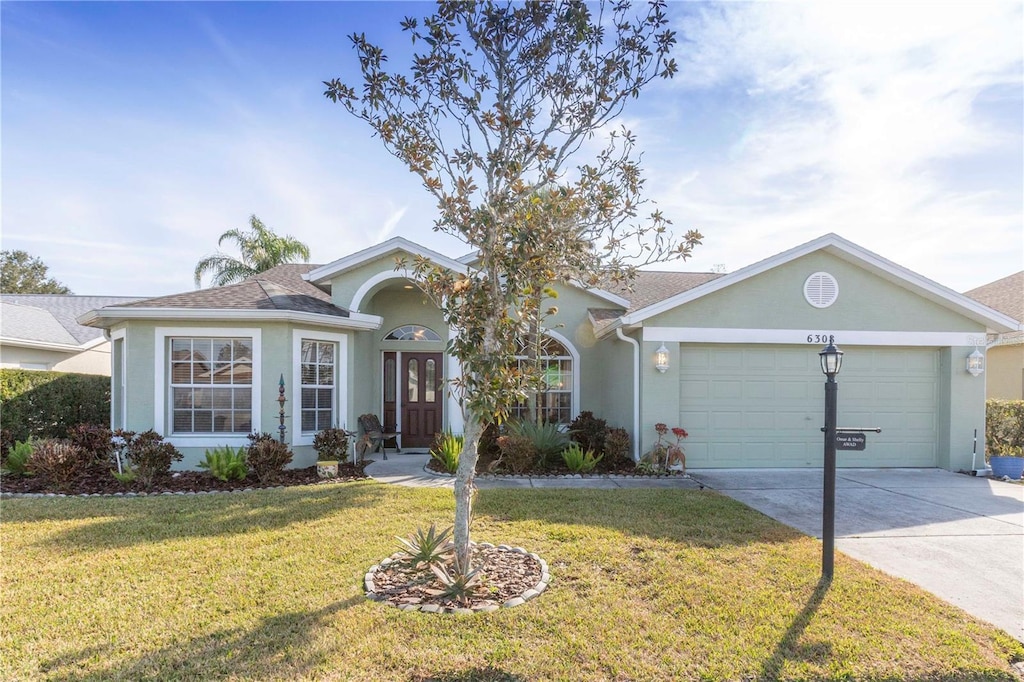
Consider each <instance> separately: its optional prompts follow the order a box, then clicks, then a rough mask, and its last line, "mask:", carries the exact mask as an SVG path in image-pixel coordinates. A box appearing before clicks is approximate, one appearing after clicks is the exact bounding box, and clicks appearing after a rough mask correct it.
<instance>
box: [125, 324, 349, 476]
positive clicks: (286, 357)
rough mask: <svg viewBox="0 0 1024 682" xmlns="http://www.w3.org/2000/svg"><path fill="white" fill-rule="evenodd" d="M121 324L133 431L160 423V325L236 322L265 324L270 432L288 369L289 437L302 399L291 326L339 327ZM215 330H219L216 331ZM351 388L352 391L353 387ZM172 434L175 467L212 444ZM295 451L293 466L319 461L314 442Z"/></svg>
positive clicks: (192, 462)
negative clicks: (179, 456) (296, 379)
mask: <svg viewBox="0 0 1024 682" xmlns="http://www.w3.org/2000/svg"><path fill="white" fill-rule="evenodd" d="M122 327H127V335H126V349H127V355H126V366H127V375H128V381H127V389H126V415H125V428H127V429H128V430H131V431H146V430H148V429H151V428H154V424H155V423H156V415H155V404H156V403H155V395H156V387H155V386H154V381H155V376H156V374H155V364H154V363H155V361H156V360H155V358H156V353H155V350H156V347H155V341H156V329H157V328H180V329H185V328H187V329H204V330H205V329H209V330H211V333H214V330H230V329H232V328H246V329H250V328H258V329H260V330H261V334H260V336H261V342H260V344H261V356H262V359H261V363H260V374H259V376H260V377H262V383H261V384H260V392H261V395H260V407H259V410H260V422H261V423H260V428H261V430H262V431H266V432H269V433H272V434H274V435H275V436H277V434H278V430H277V426H278V424H279V420H278V414H279V405H278V402H277V397H278V380H279V379H280V377H281V375H282V374H284V379H285V397H286V398H287V400H288V402H287V403H286V404H285V414H286V421H285V425H286V426H287V427H288V430H287V432H286V439H287V440H288V441H289V442H291V440H292V438H293V436H294V434H293V432H292V431H293V429H292V413H293V410H294V409H296V406H297V400H298V395H297V391H296V389H295V387H294V386H293V385H292V368H293V366H294V362H295V359H294V358H293V357H292V331H293V330H294V329H303V330H310V329H312V330H316V329H322V330H323V331H325V332H329V333H332V334H338V333H339V330H338V329H335V328H328V327H318V326H317V325H309V324H305V323H303V324H292V323H286V322H263V323H256V322H240V323H237V324H227V323H224V322H198V321H196V322H193V321H188V322H182V323H180V324H170V323H168V322H166V321H161V322H148V321H132V322H129V323H128V324H127V325H121V326H120V327H116V328H122ZM116 328H115V329H116ZM216 333H220V332H219V331H218V332H216ZM226 333H230V332H226ZM341 333H344V332H341ZM350 345H351V337H350ZM350 353H351V351H350ZM162 390H166V387H163V388H162ZM349 390H350V391H351V389H349ZM350 394H351V392H350ZM165 409H166V406H165ZM165 422H166V417H165ZM166 430H167V427H166V424H165V431H166ZM164 435H165V436H167V434H166V433H164ZM203 437H204V438H206V439H212V438H216V436H215V435H214V434H206V435H204V436H203ZM173 440H174V442H175V443H176V447H177V448H178V449H179V450H180V451H181V453H182V454H183V455H184V459H183V460H182V461H181V462H179V463H177V464H176V465H175V468H177V469H193V468H195V467H196V465H197V464H198V462H200V461H201V460H202V459H203V456H204V454H205V451H206V450H207V448H209V447H212V446H206V445H204V446H199V447H190V446H188V445H187V443H188V440H189V436H177V437H174V439H173ZM227 442H232V444H236V445H237V444H242V443H244V436H236V437H235V438H233V439H232V438H231V437H228V436H225V443H227ZM293 451H294V453H295V456H294V458H293V460H292V466H293V467H306V466H310V465H312V464H313V463H314V462H315V461H316V453H315V452H314V451H313V449H312V447H310V446H305V445H299V446H295V447H293Z"/></svg>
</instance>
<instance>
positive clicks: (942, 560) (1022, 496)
mask: <svg viewBox="0 0 1024 682" xmlns="http://www.w3.org/2000/svg"><path fill="white" fill-rule="evenodd" d="M691 474H692V475H693V476H694V478H696V479H697V480H700V481H702V482H704V483H705V484H706V485H708V486H709V487H711V488H713V489H715V490H718V491H719V492H721V493H723V494H725V495H728V496H729V497H732V498H734V499H736V500H739V501H740V502H743V503H744V504H746V505H748V506H750V507H753V508H754V509H757V510H758V511H760V512H761V513H763V514H766V515H767V516H770V517H772V518H774V519H777V520H778V521H781V522H782V523H785V524H786V525H788V526H792V527H793V528H796V529H797V530H800V531H802V532H804V533H806V534H808V535H811V536H814V537H817V538H820V537H821V507H822V487H823V486H822V471H821V469H757V470H754V469H731V470H727V469H704V470H694V471H692V472H691ZM836 549H837V550H840V551H842V552H843V553H844V554H847V555H849V556H852V557H854V558H856V559H859V560H861V561H863V562H865V563H868V564H870V565H872V566H874V567H875V568H878V569H880V570H882V571H885V572H886V573H889V574H890V575H894V576H896V577H899V578H903V579H904V580H908V581H910V582H912V583H914V584H916V585H918V586H920V587H923V588H924V589H926V590H928V591H929V592H931V593H932V594H935V595H936V596H938V597H940V598H941V599H943V600H945V601H947V602H949V603H951V604H954V605H956V606H959V607H960V608H962V609H963V610H964V611H967V612H968V613H970V614H971V615H973V616H976V617H977V618H980V619H981V620H984V621H987V622H989V623H992V624H993V625H996V626H997V627H1000V628H1002V629H1003V630H1006V631H1007V632H1008V633H1010V634H1011V635H1013V636H1014V637H1016V638H1017V639H1019V640H1021V641H1024V486H1020V485H1015V484H1012V483H1005V482H1003V481H996V480H991V479H987V478H974V477H971V476H964V475H962V474H954V473H950V472H948V471H944V470H941V469H839V471H838V472H837V475H836ZM837 579H840V580H841V579H842V574H841V573H840V574H837Z"/></svg>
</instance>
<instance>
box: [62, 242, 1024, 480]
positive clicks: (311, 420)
mask: <svg viewBox="0 0 1024 682" xmlns="http://www.w3.org/2000/svg"><path fill="white" fill-rule="evenodd" d="M398 256H405V257H407V258H412V257H414V256H423V257H425V258H429V259H431V260H433V261H434V262H436V263H438V264H440V265H443V266H445V267H447V268H450V269H451V270H453V271H457V272H458V271H464V270H465V269H466V267H467V266H466V263H467V262H471V261H470V260H469V259H467V258H465V257H464V258H462V259H456V258H451V257H448V256H446V255H443V254H440V253H437V252H435V251H433V250H431V249H429V248H426V247H424V246H421V245H419V244H415V243H413V242H410V241H408V240H405V239H402V238H394V239H390V240H388V241H386V242H383V243H381V244H378V245H376V246H373V247H370V248H367V249H364V250H362V251H359V252H357V253H353V254H350V255H347V256H344V257H342V258H340V259H338V260H336V261H334V262H331V263H328V264H326V265H296V264H289V265H281V266H278V267H276V268H273V269H271V270H268V271H266V272H263V273H261V274H259V275H256V276H254V277H251V278H249V279H247V280H245V281H243V282H241V283H238V284H232V285H229V286H224V287H219V288H211V289H203V290H198V291H191V292H187V293H182V294H177V295H172V296H162V297H159V298H151V299H147V300H142V301H135V302H131V303H123V304H118V305H111V306H105V307H101V308H97V309H96V310H93V311H91V312H89V313H87V314H86V315H83V316H82V317H81V318H80V322H82V324H86V325H90V326H95V327H100V328H102V329H104V330H107V331H108V333H109V335H110V338H111V339H112V342H113V352H112V363H113V370H112V375H113V378H112V385H113V407H112V412H113V414H112V418H111V421H112V424H113V426H114V427H126V428H129V429H132V430H136V431H138V430H145V429H149V428H153V429H156V430H157V431H159V432H160V433H162V434H164V435H165V436H166V437H167V438H168V439H169V440H170V441H171V442H173V443H174V444H175V445H176V446H177V447H178V448H179V449H181V450H182V452H183V453H184V454H185V459H184V461H183V462H182V466H186V467H190V466H195V465H196V463H197V462H198V461H200V460H201V459H202V457H203V453H204V450H205V448H209V447H212V446H218V445H225V444H231V445H244V444H245V443H246V434H248V433H249V432H252V431H269V432H272V433H275V434H276V433H277V432H278V431H277V429H278V425H279V415H280V410H279V406H280V403H279V402H278V397H279V391H281V390H283V395H284V397H285V399H286V401H287V402H286V403H285V408H284V415H285V421H284V424H285V426H286V433H285V438H286V441H287V442H288V443H290V444H291V445H292V446H293V449H294V450H295V453H296V457H295V460H294V464H295V465H296V466H308V465H309V464H311V463H312V462H313V461H314V459H315V453H314V452H313V450H312V448H311V443H312V440H313V436H314V434H315V433H316V431H317V430H318V429H321V428H324V427H328V426H333V425H337V426H345V427H348V428H354V427H355V426H356V424H357V420H358V417H359V415H361V414H363V413H375V414H377V415H379V416H380V417H381V421H382V422H383V423H384V425H385V426H389V427H394V428H395V429H397V431H398V432H400V434H401V444H402V446H403V448H406V449H417V448H427V447H429V446H430V444H431V441H432V438H433V434H434V433H435V432H437V431H440V430H442V429H444V428H451V429H452V430H453V431H455V432H459V431H460V430H461V429H462V424H463V417H462V413H461V411H460V409H459V405H458V403H457V401H456V398H455V397H453V395H452V394H451V392H449V391H447V390H446V381H447V380H449V379H451V378H453V377H455V376H457V375H458V373H459V366H458V363H457V362H455V361H454V359H453V358H450V357H448V356H446V355H445V345H446V340H447V339H448V338H449V335H450V334H451V332H450V331H449V330H448V329H447V328H446V327H445V325H444V323H443V321H442V318H441V315H440V314H439V312H438V310H437V309H436V307H435V306H433V305H432V304H431V303H430V302H429V301H428V300H427V299H426V298H425V297H424V296H423V294H422V293H421V292H420V291H419V289H417V288H416V287H415V286H414V285H413V283H412V282H411V281H410V279H409V278H408V276H407V273H405V272H402V271H397V270H396V268H395V259H396V257H398ZM548 322H549V323H548V326H549V327H550V331H548V332H547V336H546V338H547V343H546V346H545V348H546V355H545V362H546V364H547V367H546V372H545V373H546V376H547V384H548V390H547V391H546V392H545V393H544V394H543V395H542V396H541V397H540V400H541V404H542V406H543V408H544V411H545V415H546V418H547V419H548V420H549V421H557V422H559V423H562V424H567V423H568V422H569V421H570V420H571V419H572V418H573V417H574V416H575V415H577V414H578V413H579V412H581V411H583V410H589V411H592V412H593V413H594V414H595V415H597V416H599V417H601V418H604V419H606V420H607V421H608V423H609V424H610V425H615V426H622V427H625V428H626V429H627V430H628V431H629V433H630V434H631V436H632V437H633V439H634V454H638V453H641V452H644V451H646V450H647V449H649V448H650V447H651V446H652V445H653V443H654V442H655V439H656V434H655V430H654V425H655V424H656V423H659V422H663V423H665V424H668V425H669V426H670V427H673V426H682V427H684V428H686V429H687V430H688V431H689V434H690V436H689V439H688V440H687V441H686V442H685V446H686V452H687V456H688V463H689V465H690V466H691V467H817V466H821V464H822V435H821V431H820V429H821V426H822V423H823V402H824V400H823V396H824V388H823V384H824V376H823V375H822V373H821V370H820V368H819V358H818V352H819V351H820V350H821V349H822V347H823V346H825V345H826V343H828V340H829V339H830V338H832V337H834V338H835V342H836V344H838V345H839V346H840V347H841V349H842V350H843V351H844V352H845V357H844V362H843V367H842V371H841V374H840V376H839V377H838V381H839V420H840V426H871V427H875V426H877V427H881V428H882V432H881V434H878V435H875V434H870V435H869V436H868V444H867V449H866V450H864V451H863V452H855V453H844V454H843V455H842V456H841V458H840V461H839V465H840V466H880V467H905V466H913V467H941V468H945V469H953V470H956V469H960V468H967V467H969V466H970V463H971V445H972V436H973V432H974V429H978V432H979V435H981V434H983V432H984V426H985V406H984V400H985V382H984V379H983V378H979V377H976V376H974V375H972V374H971V373H969V372H968V371H967V369H966V361H967V358H968V356H969V355H970V354H971V353H972V352H973V351H974V350H975V349H976V348H980V349H981V350H982V351H984V349H985V338H986V335H987V334H989V333H1005V332H1009V331H1013V330H1018V329H1019V328H1020V325H1019V323H1018V322H1017V321H1016V320H1014V319H1012V318H1010V317H1009V316H1007V315H1004V314H1002V313H999V312H997V311H994V310H992V309H990V308H988V307H986V306H984V305H982V304H980V303H978V302H977V301H974V300H973V299H970V298H968V297H966V296H964V295H962V294H959V293H957V292H955V291H952V290H950V289H947V288H946V287H943V286H941V285H939V284H937V283H935V282H933V281H931V280H929V279H926V278H924V277H922V276H920V275H918V274H916V273H914V272H911V271H909V270H907V269H906V268H903V267H901V266H899V265H896V264H895V263H893V262H891V261H889V260H886V259H885V258H882V257H881V256H878V255H876V254H874V253H871V252H870V251H867V250H865V249H863V248H861V247H859V246H857V245H856V244H853V243H851V242H849V241H847V240H845V239H843V238H841V237H839V236H837V235H834V234H828V235H825V236H823V237H820V238H818V239H815V240H814V241H811V242H808V243H806V244H802V245H800V246H797V247H795V248H792V249H790V250H788V251H785V252H783V253H780V254H777V255H775V256H772V257H770V258H768V259H766V260H763V261H761V262H758V263H754V264H753V265H750V266H747V267H745V268H743V269H741V270H738V271H736V272H733V273H731V274H727V275H721V274H715V273H686V272H643V273H641V274H640V277H639V279H638V281H637V282H636V284H635V288H634V290H633V291H632V292H610V291H604V290H600V289H594V288H587V287H585V286H582V285H569V284H566V285H561V286H560V287H559V299H558V313H557V315H556V316H554V317H553V318H552V319H550V320H549V321H548ZM656 363H657V366H656Z"/></svg>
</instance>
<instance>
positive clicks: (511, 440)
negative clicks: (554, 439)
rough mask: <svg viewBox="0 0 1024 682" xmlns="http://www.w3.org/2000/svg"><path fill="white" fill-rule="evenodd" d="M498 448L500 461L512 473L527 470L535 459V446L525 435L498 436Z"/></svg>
mask: <svg viewBox="0 0 1024 682" xmlns="http://www.w3.org/2000/svg"><path fill="white" fill-rule="evenodd" d="M498 448H499V449H500V450H501V462H502V464H504V466H505V468H506V469H508V470H509V471H511V472H512V473H514V474H521V473H523V472H525V471H528V470H529V468H530V467H531V466H532V465H533V462H534V460H536V459H537V448H536V447H534V445H533V441H531V440H530V439H529V438H527V437H526V436H520V435H517V434H508V435H507V436H499V437H498Z"/></svg>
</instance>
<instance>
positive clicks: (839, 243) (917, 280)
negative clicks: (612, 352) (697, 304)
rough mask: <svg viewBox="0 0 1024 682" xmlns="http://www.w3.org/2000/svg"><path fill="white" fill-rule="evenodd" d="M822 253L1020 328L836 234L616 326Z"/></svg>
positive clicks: (990, 321) (984, 320) (996, 323)
mask: <svg viewBox="0 0 1024 682" xmlns="http://www.w3.org/2000/svg"><path fill="white" fill-rule="evenodd" d="M816 251H825V252H827V253H829V254H831V255H833V256H836V257H838V258H841V259H843V260H845V261H847V262H850V263H852V264H854V265H856V266H858V267H860V268H862V269H864V270H867V271H868V272H871V273H872V274H875V275H877V276H878V277H880V278H882V279H884V280H887V281H889V282H891V283H893V284H896V285H897V286H900V287H902V288H904V289H908V290H910V291H912V292H913V293H916V294H917V295H919V296H921V297H923V298H925V299H928V300H930V301H932V302H934V303H937V304H939V305H941V306H943V307H945V308H948V309H950V310H952V311H954V312H956V313H958V314H960V315H962V316H964V317H966V318H968V319H970V320H973V321H975V322H977V323H979V324H983V325H985V326H986V327H988V328H990V329H994V330H996V331H1011V330H1015V329H1017V328H1018V327H1019V326H1020V323H1018V322H1017V321H1016V320H1014V319H1012V318H1010V317H1008V316H1006V315H1004V314H1002V313H999V312H997V311H995V310H992V309H990V308H988V307H986V306H984V305H981V304H979V303H978V302H977V301H974V300H972V299H970V298H968V297H967V296H964V295H963V294H959V293H957V292H955V291H953V290H952V289H949V288H947V287H944V286H942V285H941V284H938V283H937V282H933V281H932V280H930V279H928V278H926V277H924V276H922V275H919V274H917V273H915V272H912V271H911V270H908V269H906V268H904V267H902V266H900V265H897V264H896V263H893V262H892V261H889V260H887V259H885V258H882V257H881V256H879V255H878V254H875V253H872V252H871V251H868V250H867V249H864V248H862V247H860V246H857V245H856V244H854V243H853V242H850V241H847V240H846V239H843V238H842V237H840V236H839V235H837V234H832V233H830V234H826V235H824V236H822V237H819V238H817V239H814V240H812V241H810V242H807V243H805V244H801V245H800V246H797V247H794V248H792V249H789V250H788V251H783V252H782V253H779V254H776V255H774V256H771V257H770V258H766V259H764V260H762V261H759V262H757V263H754V264H752V265H748V266H747V267H745V268H741V269H739V270H737V271H735V272H733V273H730V274H728V275H723V276H722V277H719V278H717V279H713V280H710V281H708V282H706V283H704V284H701V285H699V286H696V287H694V288H692V289H689V290H686V291H683V292H681V293H678V294H676V295H674V296H671V297H669V298H666V299H663V300H660V301H657V302H654V303H651V304H649V305H647V306H645V307H642V308H639V309H634V310H632V311H630V312H629V313H627V314H626V315H624V316H623V317H622V318H621V320H620V324H622V325H634V324H640V323H642V322H643V321H644V320H646V319H648V318H651V317H653V316H655V315H659V314H661V313H664V312H667V311H669V310H671V309H673V308H676V307H679V306H682V305H685V304H686V303H689V302H691V301H695V300H697V299H700V298H702V297H704V296H707V295H708V294H711V293H714V292H716V291H720V290H722V289H725V288H727V287H730V286H733V285H735V284H738V283H740V282H743V281H746V280H748V279H750V278H752V277H755V276H757V275H759V274H761V273H764V272H767V271H769V270H772V269H774V268H777V267H779V266H781V265H784V264H786V263H789V262H791V261H794V260H796V259H798V258H801V257H803V256H806V255H808V254H811V253H814V252H816Z"/></svg>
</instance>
